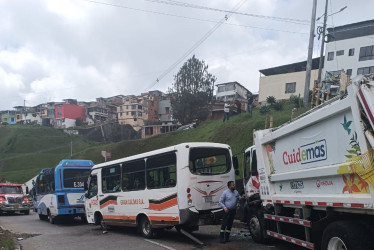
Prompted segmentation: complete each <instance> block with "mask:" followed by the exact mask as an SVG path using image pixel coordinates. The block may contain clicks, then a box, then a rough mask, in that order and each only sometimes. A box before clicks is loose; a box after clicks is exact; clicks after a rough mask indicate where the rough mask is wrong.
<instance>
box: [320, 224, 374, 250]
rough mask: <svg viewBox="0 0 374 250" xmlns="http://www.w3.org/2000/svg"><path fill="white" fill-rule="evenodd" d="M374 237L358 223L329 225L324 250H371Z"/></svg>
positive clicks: (325, 232)
mask: <svg viewBox="0 0 374 250" xmlns="http://www.w3.org/2000/svg"><path fill="white" fill-rule="evenodd" d="M370 237H372V235H370V233H368V232H367V230H366V227H365V226H364V225H363V224H361V223H359V222H357V221H335V222H333V223H331V224H330V225H328V226H327V227H326V229H325V230H324V232H323V236H322V247H321V248H322V250H339V249H349V250H370V249H373V241H372V239H370Z"/></svg>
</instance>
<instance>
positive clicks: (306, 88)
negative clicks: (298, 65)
mask: <svg viewBox="0 0 374 250" xmlns="http://www.w3.org/2000/svg"><path fill="white" fill-rule="evenodd" d="M316 9H317V0H313V8H312V21H311V24H310V34H309V48H308V61H307V64H306V76H305V86H304V106H305V107H306V106H307V105H308V101H309V85H310V72H311V70H312V56H313V42H314V30H315V25H316Z"/></svg>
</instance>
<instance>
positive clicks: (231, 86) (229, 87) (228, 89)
mask: <svg viewBox="0 0 374 250" xmlns="http://www.w3.org/2000/svg"><path fill="white" fill-rule="evenodd" d="M225 90H226V91H230V90H235V85H234V84H227V85H226V87H225Z"/></svg>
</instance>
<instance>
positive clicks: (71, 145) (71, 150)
mask: <svg viewBox="0 0 374 250" xmlns="http://www.w3.org/2000/svg"><path fill="white" fill-rule="evenodd" d="M70 136H71V135H70ZM72 156H73V140H71V141H70V157H72Z"/></svg>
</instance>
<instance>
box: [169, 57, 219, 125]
mask: <svg viewBox="0 0 374 250" xmlns="http://www.w3.org/2000/svg"><path fill="white" fill-rule="evenodd" d="M216 79H217V78H216V77H215V76H213V75H212V74H210V73H208V65H206V64H205V62H204V61H200V60H199V59H197V58H196V57H195V55H193V56H192V58H190V59H188V60H187V62H185V63H184V64H183V66H182V67H181V68H180V70H179V72H178V73H177V75H175V76H174V83H173V86H172V88H171V90H170V93H171V101H170V102H171V107H172V109H173V116H174V118H176V119H178V121H180V122H181V123H182V124H185V123H190V122H192V121H193V120H195V119H198V120H205V119H206V117H207V116H208V114H209V108H210V105H211V102H212V99H213V89H214V82H215V81H216Z"/></svg>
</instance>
